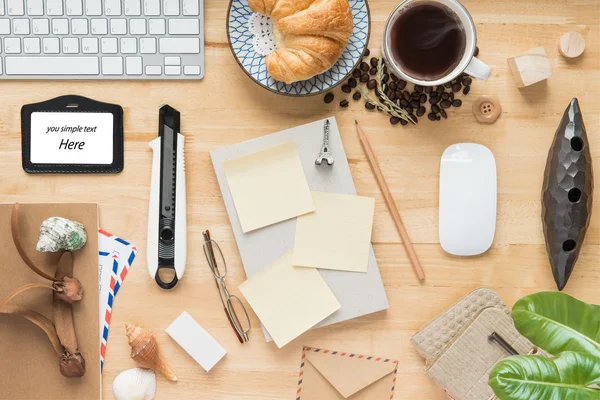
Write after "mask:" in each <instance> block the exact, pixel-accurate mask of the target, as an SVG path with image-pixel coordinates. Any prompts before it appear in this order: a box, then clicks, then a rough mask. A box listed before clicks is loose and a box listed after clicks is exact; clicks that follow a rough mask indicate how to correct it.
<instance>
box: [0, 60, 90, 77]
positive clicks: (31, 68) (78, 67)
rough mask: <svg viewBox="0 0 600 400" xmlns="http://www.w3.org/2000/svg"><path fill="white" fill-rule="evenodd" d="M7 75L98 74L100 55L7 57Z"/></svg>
mask: <svg viewBox="0 0 600 400" xmlns="http://www.w3.org/2000/svg"><path fill="white" fill-rule="evenodd" d="M5 61H6V75H98V73H99V72H100V71H99V70H98V57H6V58H5Z"/></svg>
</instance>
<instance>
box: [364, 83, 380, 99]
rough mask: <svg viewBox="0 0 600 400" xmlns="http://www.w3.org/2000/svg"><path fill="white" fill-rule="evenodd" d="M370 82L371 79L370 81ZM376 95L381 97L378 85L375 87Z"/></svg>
mask: <svg viewBox="0 0 600 400" xmlns="http://www.w3.org/2000/svg"><path fill="white" fill-rule="evenodd" d="M369 82H370V81H369ZM367 85H368V83H367ZM375 96H377V97H381V92H380V91H379V88H378V87H375Z"/></svg>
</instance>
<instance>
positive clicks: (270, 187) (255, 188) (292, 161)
mask: <svg viewBox="0 0 600 400" xmlns="http://www.w3.org/2000/svg"><path fill="white" fill-rule="evenodd" d="M223 169H224V171H225V176H226V177H227V183H228V184H229V190H230V191H231V196H232V197H233V202H234V204H235V209H236V211H237V215H238V218H239V219H240V224H241V226H242V230H243V231H244V233H246V232H250V231H253V230H255V229H259V228H262V227H265V226H268V225H271V224H275V223H277V222H281V221H285V220H287V219H290V218H294V217H297V216H299V215H302V214H306V213H309V212H311V211H314V210H315V206H314V204H313V201H312V197H311V195H310V189H309V188H308V183H307V182H306V177H305V176H304V170H303V169H302V164H301V162H300V157H299V156H298V151H297V150H296V143H294V142H290V143H285V144H282V145H279V146H275V147H271V148H269V149H266V150H262V151H259V152H256V153H252V154H249V155H247V156H243V157H240V158H236V159H233V160H228V161H225V162H224V163H223Z"/></svg>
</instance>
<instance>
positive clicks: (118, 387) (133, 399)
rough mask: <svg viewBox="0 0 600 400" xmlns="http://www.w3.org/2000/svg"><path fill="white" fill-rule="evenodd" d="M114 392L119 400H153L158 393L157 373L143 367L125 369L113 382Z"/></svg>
mask: <svg viewBox="0 0 600 400" xmlns="http://www.w3.org/2000/svg"><path fill="white" fill-rule="evenodd" d="M113 393H114V395H115V398H116V399H117V400H152V399H154V396H155V395H156V375H155V374H154V371H152V370H150V369H143V368H132V369H128V370H126V371H123V372H121V373H120V374H119V375H117V377H116V378H115V381H114V382H113Z"/></svg>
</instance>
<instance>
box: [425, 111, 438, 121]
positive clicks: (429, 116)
mask: <svg viewBox="0 0 600 400" xmlns="http://www.w3.org/2000/svg"><path fill="white" fill-rule="evenodd" d="M427 118H429V120H430V121H435V120H436V119H437V117H436V116H435V114H434V113H429V114H427Z"/></svg>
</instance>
